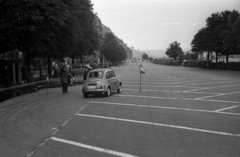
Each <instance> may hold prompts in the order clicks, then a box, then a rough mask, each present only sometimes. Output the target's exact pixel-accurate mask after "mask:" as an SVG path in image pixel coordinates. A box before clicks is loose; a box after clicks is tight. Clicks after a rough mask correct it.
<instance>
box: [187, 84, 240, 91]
mask: <svg viewBox="0 0 240 157" xmlns="http://www.w3.org/2000/svg"><path fill="white" fill-rule="evenodd" d="M232 86H234V87H235V86H240V84H236V85H225V86H217V87H204V88H200V87H198V88H199V89H192V90H187V91H184V92H192V91H197V90H205V89H215V88H226V87H232Z"/></svg>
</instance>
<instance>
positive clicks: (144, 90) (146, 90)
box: [122, 88, 223, 95]
mask: <svg viewBox="0 0 240 157" xmlns="http://www.w3.org/2000/svg"><path fill="white" fill-rule="evenodd" d="M122 90H132V91H139V89H132V88H131V89H130V88H123V89H122ZM142 92H169V93H193V94H215V95H217V94H223V93H207V92H185V91H170V90H150V89H142Z"/></svg>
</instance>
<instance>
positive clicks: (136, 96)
mask: <svg viewBox="0 0 240 157" xmlns="http://www.w3.org/2000/svg"><path fill="white" fill-rule="evenodd" d="M114 96H120V97H135V98H148V99H172V100H189V101H209V102H221V103H233V104H239V103H240V102H238V101H224V100H210V99H195V98H194V99H191V98H173V97H157V96H138V95H114Z"/></svg>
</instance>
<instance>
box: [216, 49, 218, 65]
mask: <svg viewBox="0 0 240 157" xmlns="http://www.w3.org/2000/svg"><path fill="white" fill-rule="evenodd" d="M216 63H218V52H216Z"/></svg>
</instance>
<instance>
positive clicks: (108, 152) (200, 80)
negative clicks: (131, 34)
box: [0, 63, 240, 157]
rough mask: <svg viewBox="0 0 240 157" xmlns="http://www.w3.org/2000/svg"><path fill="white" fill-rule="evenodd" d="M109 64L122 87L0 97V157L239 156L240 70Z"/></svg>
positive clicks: (51, 90) (72, 88)
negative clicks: (96, 93) (87, 93)
mask: <svg viewBox="0 0 240 157" xmlns="http://www.w3.org/2000/svg"><path fill="white" fill-rule="evenodd" d="M143 68H144V70H145V72H146V73H145V74H142V75H141V91H140V82H139V80H140V74H139V67H138V66H136V64H132V65H130V64H125V65H122V66H119V67H113V70H114V71H115V72H116V74H117V76H119V78H120V79H121V80H122V82H123V91H122V93H120V94H118V93H112V95H111V96H110V97H104V96H93V95H91V96H89V97H88V98H83V96H82V93H81V88H82V86H81V85H79V86H73V87H70V88H69V93H68V94H62V93H61V89H60V88H51V89H49V91H48V95H47V91H46V89H43V90H40V91H38V92H36V93H32V94H28V95H24V96H21V97H16V98H14V99H10V100H7V101H5V102H2V103H0V126H1V128H0V156H1V157H76V156H81V157H93V156H97V157H108V156H109V157H113V156H121V157H134V156H139V157H155V156H156V157H240V72H234V71H222V70H204V69H195V68H187V67H173V66H163V65H154V64H152V63H143Z"/></svg>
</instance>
